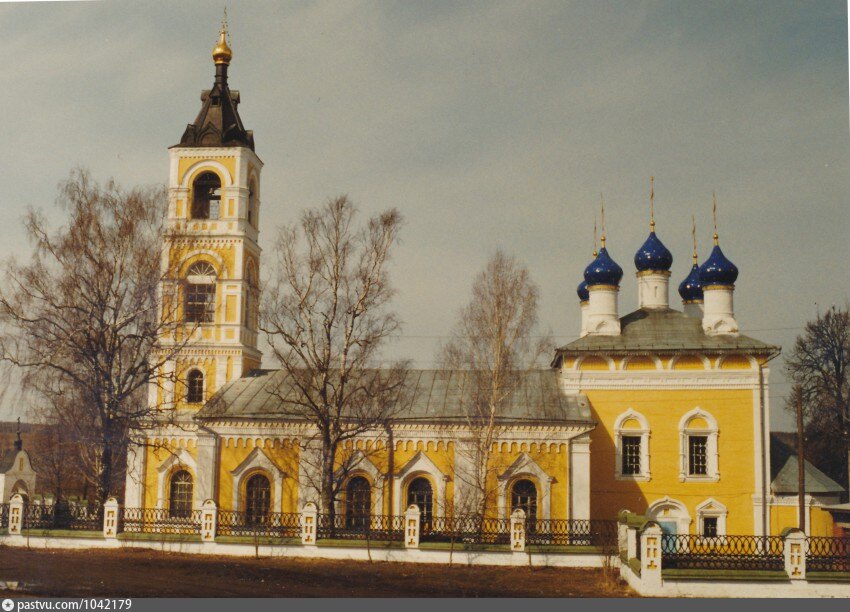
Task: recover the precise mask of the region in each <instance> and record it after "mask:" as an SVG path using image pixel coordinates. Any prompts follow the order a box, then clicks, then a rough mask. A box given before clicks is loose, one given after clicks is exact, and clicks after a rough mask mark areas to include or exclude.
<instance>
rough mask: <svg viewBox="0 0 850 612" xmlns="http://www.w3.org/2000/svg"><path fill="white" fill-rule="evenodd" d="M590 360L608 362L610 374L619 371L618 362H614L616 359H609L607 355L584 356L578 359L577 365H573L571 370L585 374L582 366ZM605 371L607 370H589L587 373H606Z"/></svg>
mask: <svg viewBox="0 0 850 612" xmlns="http://www.w3.org/2000/svg"><path fill="white" fill-rule="evenodd" d="M588 358H593V359H602V360H603V361H605V362H607V363H608V371H609V372H615V371H616V370H617V362H616V361H614V359H613V358H612V357H608V356H607V355H583V356H581V357H579V358H578V359H576V360H575V363H573V367H572V368H571V369H572V370H574V371H576V372H583V370H582V369H581V364H583V363H584V361H585V360H586V359H588ZM605 371H606V370H587V372H605Z"/></svg>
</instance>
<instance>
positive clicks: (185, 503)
mask: <svg viewBox="0 0 850 612" xmlns="http://www.w3.org/2000/svg"><path fill="white" fill-rule="evenodd" d="M192 489H193V487H192V475H191V474H190V473H189V472H187V471H186V470H180V471H179V472H175V473H174V475H173V476H172V477H171V487H170V490H169V496H168V516H172V517H175V518H188V517H189V516H190V515H191V514H192Z"/></svg>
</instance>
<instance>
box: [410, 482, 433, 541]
mask: <svg viewBox="0 0 850 612" xmlns="http://www.w3.org/2000/svg"><path fill="white" fill-rule="evenodd" d="M411 504H416V505H417V506H419V512H420V513H421V514H420V515H419V516H420V521H419V523H420V525H421V527H422V528H423V529H429V528H430V527H431V524H432V521H433V518H434V490H433V489H432V488H431V483H430V482H429V481H428V479H427V478H421V477H420V478H416V479H414V480H413V482H411V483H410V484H409V485H408V486H407V505H408V506H410V505H411Z"/></svg>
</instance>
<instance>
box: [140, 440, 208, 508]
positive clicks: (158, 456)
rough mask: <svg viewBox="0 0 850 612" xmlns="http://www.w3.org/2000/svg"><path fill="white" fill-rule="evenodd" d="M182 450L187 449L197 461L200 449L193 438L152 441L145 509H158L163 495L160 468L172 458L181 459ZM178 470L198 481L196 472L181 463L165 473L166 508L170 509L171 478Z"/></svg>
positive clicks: (147, 460) (147, 464)
mask: <svg viewBox="0 0 850 612" xmlns="http://www.w3.org/2000/svg"><path fill="white" fill-rule="evenodd" d="M181 449H185V451H186V452H187V453H188V454H189V455H190V456H191V457H192V459H193V460H195V461H197V458H198V449H197V448H196V446H195V441H194V440H192V439H191V438H189V439H187V440H178V439H176V438H174V439H158V438H156V439H153V440H151V448H150V449H149V450H148V452H147V454H146V458H145V508H156V506H157V500H158V498H159V496H160V494H163V492H162V491H160V487H159V484H160V483H159V475H160V470H159V468H160V467H161V466H162V465H163V464H165V463H166V462H167V461H168V460H169V459H171V458H172V457H175V456H178V457H179V453H180V452H181ZM178 470H186V471H187V472H189V473H190V474H191V475H192V478H193V480H197V476H196V474H195V470H193V469H192V468H191V467H189V466H188V465H180V464H179V463H175V464H174V465H172V466H171V468H170V469H169V470H168V471H167V472H166V473H165V476H164V480H163V484H164V499H165V500H166V504H165V507H168V504H167V499H168V487H169V483H170V479H171V476H172V474H174V473H175V472H177V471H178Z"/></svg>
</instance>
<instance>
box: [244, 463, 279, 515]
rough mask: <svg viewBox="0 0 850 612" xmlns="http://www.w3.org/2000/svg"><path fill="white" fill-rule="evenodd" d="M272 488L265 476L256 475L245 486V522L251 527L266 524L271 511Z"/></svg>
mask: <svg viewBox="0 0 850 612" xmlns="http://www.w3.org/2000/svg"><path fill="white" fill-rule="evenodd" d="M271 498H272V488H271V484H270V483H269V479H268V478H266V477H265V476H264V475H263V474H254V475H253V476H251V477H250V478H249V479H248V482H247V483H246V484H245V520H246V521H247V522H248V524H249V525H256V524H261V523H265V521H266V518H267V517H268V514H269V510H270V509H271Z"/></svg>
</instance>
